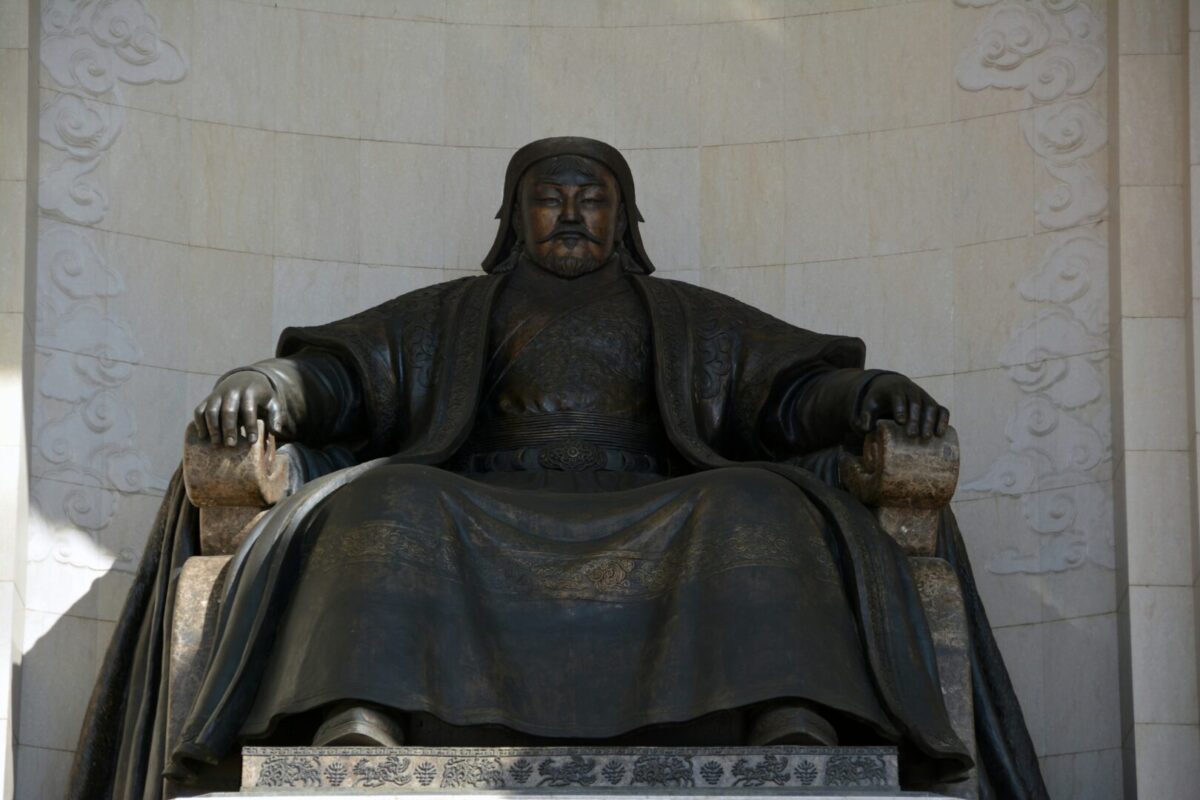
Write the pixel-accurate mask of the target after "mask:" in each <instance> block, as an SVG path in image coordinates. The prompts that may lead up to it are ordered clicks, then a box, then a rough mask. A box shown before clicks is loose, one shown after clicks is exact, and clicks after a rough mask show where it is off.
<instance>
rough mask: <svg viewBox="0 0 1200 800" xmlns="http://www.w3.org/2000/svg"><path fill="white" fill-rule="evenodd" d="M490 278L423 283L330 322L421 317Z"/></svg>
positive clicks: (343, 322)
mask: <svg viewBox="0 0 1200 800" xmlns="http://www.w3.org/2000/svg"><path fill="white" fill-rule="evenodd" d="M481 280H488V276H486V275H471V276H468V277H465V278H455V279H454V280H452V281H444V282H442V283H434V284H430V285H429V286H422V287H421V288H420V289H413V290H412V291H411V292H405V293H404V294H402V295H397V296H396V297H393V298H392V299H391V300H385V301H384V302H382V303H380V304H379V305H376V306H371V307H370V308H367V309H365V310H363V311H360V312H358V313H357V314H352V315H351V316H349V317H346V318H344V319H340V320H337V321H336V322H332V323H329V324H331V325H341V324H355V323H370V322H374V321H381V320H385V319H386V320H396V321H404V320H408V319H421V318H424V317H428V316H430V315H431V314H434V313H436V312H437V310H438V309H440V308H441V307H442V306H443V305H444V304H445V303H446V302H447V301H448V300H450V299H452V298H457V297H459V296H461V294H462V292H464V291H465V290H466V289H467V288H468V286H469V285H470V284H472V283H473V282H475V281H481Z"/></svg>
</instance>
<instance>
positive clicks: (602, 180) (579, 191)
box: [483, 136, 654, 277]
mask: <svg viewBox="0 0 1200 800" xmlns="http://www.w3.org/2000/svg"><path fill="white" fill-rule="evenodd" d="M496 217H497V219H499V220H500V229H499V231H497V234H496V241H495V243H494V244H493V245H492V249H491V252H489V253H488V255H487V258H485V259H484V260H483V268H484V270H485V271H486V272H507V271H508V270H511V269H512V268H513V266H515V264H516V261H517V258H518V257H519V256H520V255H522V254H524V255H525V256H526V257H528V258H529V259H530V260H532V261H533V262H535V263H536V264H538V265H539V266H541V267H542V268H544V269H547V270H549V271H551V272H554V273H556V274H559V275H562V276H564V277H575V276H577V275H583V274H586V273H587V272H590V271H592V270H594V269H596V268H597V267H599V266H601V265H602V264H604V263H606V262H607V261H608V260H609V259H610V258H612V257H613V256H614V255H615V256H616V257H619V258H620V259H621V261H622V266H623V268H624V269H625V270H626V271H629V272H639V273H650V272H653V271H654V265H653V264H652V263H651V262H650V259H649V258H648V257H647V256H646V251H645V248H644V247H643V246H642V239H641V234H640V233H639V231H638V227H637V226H638V223H639V222H640V221H641V219H642V217H641V214H640V213H639V212H638V210H637V203H636V199H635V194H634V186H633V175H632V174H631V173H630V171H629V164H628V163H626V161H625V158H624V157H623V156H622V155H621V154H620V153H619V152H617V150H616V149H615V148H614V147H612V146H610V145H607V144H605V143H604V142H599V141H596V140H595V139H585V138H582V137H576V136H559V137H554V138H551V139H540V140H538V141H536V142H532V143H530V144H527V145H525V146H524V147H522V148H521V149H520V150H518V151H517V152H516V153H514V154H513V157H512V159H511V160H510V161H509V164H508V170H507V172H506V173H505V177H504V202H503V204H502V205H501V207H500V211H499V212H498V213H497V214H496Z"/></svg>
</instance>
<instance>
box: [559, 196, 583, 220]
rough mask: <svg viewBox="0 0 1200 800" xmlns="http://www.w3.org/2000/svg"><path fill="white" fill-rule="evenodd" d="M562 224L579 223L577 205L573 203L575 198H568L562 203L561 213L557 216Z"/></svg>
mask: <svg viewBox="0 0 1200 800" xmlns="http://www.w3.org/2000/svg"><path fill="white" fill-rule="evenodd" d="M559 219H560V220H561V221H562V222H578V221H579V204H578V203H576V202H575V198H573V197H568V198H566V200H565V201H564V202H563V205H562V213H561V214H560V215H559Z"/></svg>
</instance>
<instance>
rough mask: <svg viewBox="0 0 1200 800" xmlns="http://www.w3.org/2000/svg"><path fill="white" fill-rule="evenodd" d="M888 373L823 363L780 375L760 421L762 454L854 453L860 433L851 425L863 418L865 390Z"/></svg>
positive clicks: (860, 440)
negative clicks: (843, 447)
mask: <svg viewBox="0 0 1200 800" xmlns="http://www.w3.org/2000/svg"><path fill="white" fill-rule="evenodd" d="M889 374H892V373H889V372H885V371H884V370H877V369H859V368H857V367H842V368H838V367H836V366H833V365H832V364H823V365H820V366H815V367H811V368H808V369H805V370H802V371H801V372H800V374H799V375H795V376H793V375H788V374H786V373H785V374H784V375H782V376H780V379H778V380H776V382H775V384H774V386H773V388H772V391H771V393H770V395H768V397H767V401H766V403H765V405H764V406H763V409H762V413H761V415H760V419H759V428H758V437H757V438H758V440H759V442H760V443H761V446H762V447H763V450H764V451H765V452H767V453H769V454H770V455H771V456H772V457H773V458H775V459H780V458H785V457H790V456H796V455H804V454H807V453H812V452H814V451H817V450H822V449H824V448H827V447H836V446H838V445H847V446H849V447H850V448H851V449H858V448H859V447H860V446H861V444H862V433H861V432H860V431H858V430H857V429H856V428H855V426H854V422H855V421H856V420H857V419H858V417H859V415H860V414H862V404H863V400H864V398H865V397H866V394H867V389H868V388H869V387H870V385H871V383H872V381H874V380H875V378H877V377H879V376H880V375H889Z"/></svg>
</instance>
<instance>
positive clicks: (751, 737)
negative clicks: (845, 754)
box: [746, 702, 838, 747]
mask: <svg viewBox="0 0 1200 800" xmlns="http://www.w3.org/2000/svg"><path fill="white" fill-rule="evenodd" d="M746 743H747V744H748V745H750V746H751V747H766V746H771V745H807V746H815V747H835V746H837V743H838V735H837V731H836V730H834V727H833V725H831V724H830V723H829V721H828V720H827V719H825V717H823V716H821V715H820V714H819V713H817V712H816V711H814V710H813V709H812V708H811V707H810V706H809V705H807V704H806V703H797V702H791V703H779V704H775V705H771V706H769V707H768V708H766V709H764V710H762V711H760V712H759V713H758V714H757V715H755V716H754V718H753V719H751V721H750V727H749V733H748V734H747V737H746Z"/></svg>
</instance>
